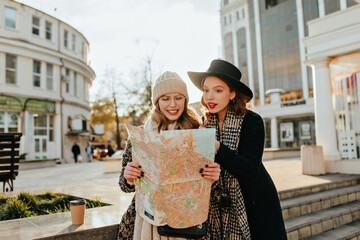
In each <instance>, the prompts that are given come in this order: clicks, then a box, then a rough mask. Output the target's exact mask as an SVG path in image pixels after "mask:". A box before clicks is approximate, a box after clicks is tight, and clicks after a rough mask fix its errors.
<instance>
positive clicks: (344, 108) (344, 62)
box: [330, 52, 360, 159]
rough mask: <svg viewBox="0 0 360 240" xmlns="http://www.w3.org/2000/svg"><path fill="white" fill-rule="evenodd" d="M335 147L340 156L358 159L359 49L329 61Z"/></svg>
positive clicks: (359, 105) (359, 154) (359, 151)
mask: <svg viewBox="0 0 360 240" xmlns="http://www.w3.org/2000/svg"><path fill="white" fill-rule="evenodd" d="M330 72H331V84H332V93H333V106H334V111H335V120H336V130H337V137H338V144H339V145H338V147H339V151H340V154H341V157H342V158H343V159H357V158H360V52H358V53H352V54H348V55H344V56H340V57H336V58H334V59H333V60H332V61H331V62H330Z"/></svg>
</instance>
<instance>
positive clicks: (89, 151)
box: [85, 142, 94, 162]
mask: <svg viewBox="0 0 360 240" xmlns="http://www.w3.org/2000/svg"><path fill="white" fill-rule="evenodd" d="M85 152H86V154H87V157H88V162H91V160H92V155H93V153H94V147H93V146H92V145H91V142H88V144H87V145H86V147H85Z"/></svg>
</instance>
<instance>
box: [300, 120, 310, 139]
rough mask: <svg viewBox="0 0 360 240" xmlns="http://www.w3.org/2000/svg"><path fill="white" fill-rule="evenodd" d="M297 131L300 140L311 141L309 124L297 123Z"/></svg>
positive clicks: (307, 122)
mask: <svg viewBox="0 0 360 240" xmlns="http://www.w3.org/2000/svg"><path fill="white" fill-rule="evenodd" d="M299 130H300V139H301V140H309V139H311V122H309V121H306V122H299Z"/></svg>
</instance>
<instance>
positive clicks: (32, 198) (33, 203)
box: [0, 192, 108, 221]
mask: <svg viewBox="0 0 360 240" xmlns="http://www.w3.org/2000/svg"><path fill="white" fill-rule="evenodd" d="M75 199H78V198H77V197H74V196H70V195H66V194H62V193H52V192H47V193H45V194H38V195H32V194H30V193H28V192H21V193H19V194H18V195H17V196H16V197H8V198H5V197H4V196H1V195H0V221H5V220H11V219H16V218H26V217H32V216H39V215H46V214H52V213H59V212H67V211H70V205H69V203H70V201H72V200H75ZM106 205H108V204H106V203H103V202H101V201H99V200H97V199H96V200H86V208H95V207H102V206H106Z"/></svg>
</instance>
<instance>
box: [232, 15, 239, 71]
mask: <svg viewBox="0 0 360 240" xmlns="http://www.w3.org/2000/svg"><path fill="white" fill-rule="evenodd" d="M230 17H231V25H232V33H233V34H232V35H233V38H232V39H233V53H234V65H235V66H237V67H239V52H238V45H237V35H236V34H237V29H236V24H235V20H234V21H233V16H232V13H230ZM233 22H234V23H233Z"/></svg>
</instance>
